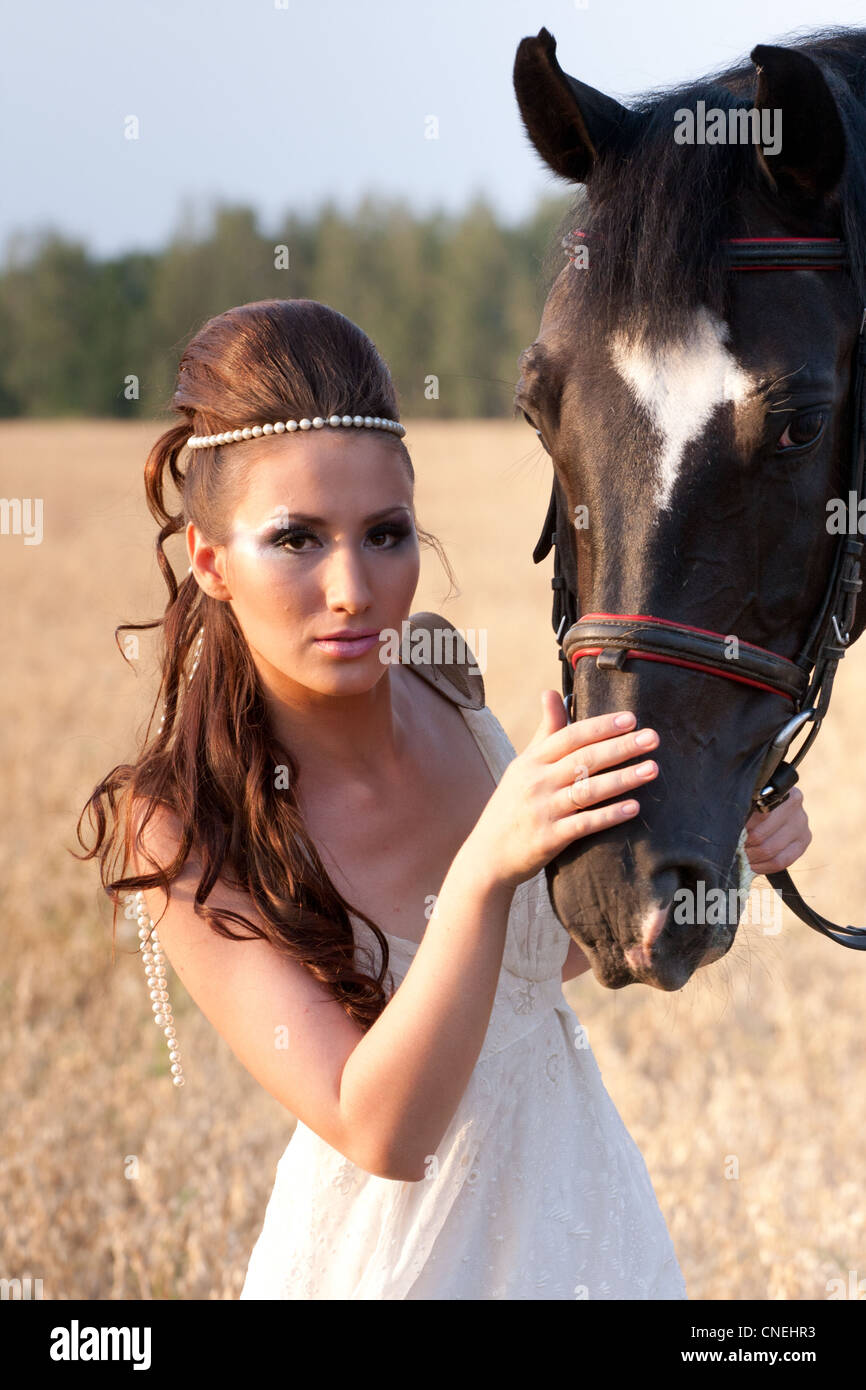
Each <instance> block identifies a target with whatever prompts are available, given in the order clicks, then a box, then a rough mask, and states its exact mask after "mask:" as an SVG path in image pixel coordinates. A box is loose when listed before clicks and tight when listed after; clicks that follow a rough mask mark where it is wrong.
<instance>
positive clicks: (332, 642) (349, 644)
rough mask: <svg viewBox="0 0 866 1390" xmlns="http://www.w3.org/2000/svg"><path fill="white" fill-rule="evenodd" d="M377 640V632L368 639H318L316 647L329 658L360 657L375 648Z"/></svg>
mask: <svg viewBox="0 0 866 1390" xmlns="http://www.w3.org/2000/svg"><path fill="white" fill-rule="evenodd" d="M378 640H379V634H378V632H373V633H371V634H370V636H369V637H351V638H349V637H319V638H317V639H316V646H317V647H321V649H322V651H323V652H329V653H330V655H331V656H362V655H363V653H364V652H368V651H369V650H370V648H371V647H375V645H376V643H377V642H378Z"/></svg>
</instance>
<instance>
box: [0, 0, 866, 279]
mask: <svg viewBox="0 0 866 1390" xmlns="http://www.w3.org/2000/svg"><path fill="white" fill-rule="evenodd" d="M2 13H3V20H2V34H3V40H4V43H3V49H4V65H3V66H4V72H3V80H2V90H0V120H2V129H3V132H4V138H3V144H2V151H0V180H2V182H0V187H2V189H3V197H2V199H0V204H2V206H0V248H5V246H6V244H7V238H8V236H9V234H10V232H12V231H13V230H17V231H23V232H25V233H29V232H33V231H38V230H40V229H42V228H44V227H47V226H53V227H55V228H57V229H58V230H60V231H62V232H64V233H66V234H68V235H70V236H75V237H78V238H80V239H82V240H83V241H84V242H85V243H86V244H87V245H88V247H89V248H90V249H91V251H92V252H93V253H94V254H96V255H99V256H103V255H110V254H115V253H117V252H120V251H124V250H128V249H152V250H157V249H159V248H160V247H161V246H162V245H163V244H164V242H165V240H166V239H167V237H168V236H169V235H170V233H171V231H172V229H173V228H174V227H175V226H176V225H177V223H178V220H179V218H180V215H181V209H182V207H184V206H185V207H187V208H188V209H189V210H191V211H192V212H193V214H194V215H195V216H196V218H197V219H198V223H199V225H200V226H201V227H202V230H204V229H206V227H207V225H208V209H209V207H210V205H211V203H212V202H213V201H223V202H226V201H230V202H245V203H248V204H251V205H252V206H253V207H255V208H256V209H257V211H258V213H259V226H260V228H261V230H262V231H263V232H265V233H267V232H268V231H269V230H270V229H271V227H273V226H275V225H276V222H277V220H278V218H279V216H280V215H281V214H282V213H284V212H285V211H295V212H296V213H299V214H311V213H312V212H314V211H315V209H316V208H317V207H319V206H320V205H321V203H322V202H323V201H325V200H326V199H328V198H331V199H333V200H334V201H335V202H336V203H337V205H338V206H339V207H340V208H341V209H342V210H343V211H345V212H351V211H352V210H353V208H354V207H355V206H356V205H357V202H358V200H359V199H360V198H361V197H362V196H363V194H364V193H367V192H371V193H377V194H380V195H383V196H385V197H400V196H405V197H406V198H407V199H408V200H409V202H410V203H411V205H412V207H413V208H414V209H416V210H417V211H419V212H425V211H429V210H431V209H432V208H434V207H440V208H442V209H444V210H446V211H448V212H452V213H455V212H459V211H460V210H461V209H462V208H464V207H465V206H466V204H467V203H468V202H469V201H470V199H471V198H472V197H473V195H474V194H476V193H479V192H482V193H484V194H485V195H486V196H487V197H488V199H489V200H490V202H491V203H492V204H493V206H494V208H495V209H496V211H497V212H498V213H499V215H500V216H501V217H502V218H503V219H505V220H507V221H509V222H512V221H514V220H516V219H518V218H521V217H523V216H525V215H526V214H527V213H529V212H530V211H531V210H532V208H533V207H534V205H535V203H536V202H537V200H538V198H539V196H540V195H541V194H544V193H554V194H559V193H562V192H565V191H566V189H567V185H565V184H563V183H562V182H561V181H560V180H558V179H557V178H555V176H554V175H553V174H551V173H549V172H548V171H547V170H546V169H545V168H544V167H543V166H542V165H541V162H540V160H539V159H538V156H537V155H536V154H535V152H534V151H533V150H532V149H531V147H530V146H529V143H528V141H527V139H526V136H525V135H524V133H523V129H522V126H521V124H520V119H519V115H518V111H517V104H516V102H515V99H514V93H513V89H512V85H511V71H512V66H513V62H514V53H515V50H516V47H517V44H518V43H519V41H520V39H521V38H523V37H524V36H525V35H527V34H535V33H537V32H538V30H539V29H540V28H541V27H542V26H546V27H547V28H548V29H549V30H550V31H551V33H553V35H554V36H555V38H556V40H557V57H558V58H559V60H560V62H561V64H562V66H563V68H564V69H565V70H566V71H567V72H569V73H571V74H572V75H573V76H575V77H579V78H581V79H582V80H583V81H586V82H590V83H591V84H592V85H594V86H598V87H601V88H603V89H604V90H605V91H607V92H610V93H611V94H612V95H614V96H617V97H619V98H620V99H623V98H627V97H628V95H629V94H633V93H636V92H639V91H641V90H643V89H645V88H647V87H653V86H657V85H663V84H666V83H673V82H679V81H684V80H686V79H687V78H691V77H697V76H699V75H700V74H702V73H704V72H707V71H710V70H712V69H713V68H716V67H718V66H720V65H722V64H725V63H729V62H731V61H733V60H734V59H736V58H739V57H741V56H744V55H746V54H748V51H749V49H750V48H752V47H754V45H755V44H756V43H761V42H772V41H774V40H776V39H778V38H780V37H782V36H783V35H785V34H790V33H792V32H802V31H804V30H808V29H811V28H816V27H818V26H819V25H820V24H822V23H824V24H830V23H834V24H848V25H863V26H866V0H829V3H828V0H725V4H724V5H711V6H705V5H701V4H699V3H698V0H663V3H661V4H654V3H652V0H461V3H457V0H139V3H136V4H134V5H127V4H123V3H122V0H89V2H88V0H83V3H79V4H69V3H68V2H66V3H60V0H46V2H44V3H40V0H35V2H34V3H26V2H25V0H18V3H14V4H13V3H12V0H4V3H3V11H2ZM430 116H433V117H435V118H436V119H437V121H438V130H439V138H438V139H435V140H431V139H425V122H427V119H428V117H430ZM129 117H134V118H135V119H136V121H137V125H138V132H139V138H138V139H135V140H130V139H128V138H125V135H124V129H125V123H126V122H127V118H129Z"/></svg>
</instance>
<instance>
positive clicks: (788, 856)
mask: <svg viewBox="0 0 866 1390" xmlns="http://www.w3.org/2000/svg"><path fill="white" fill-rule="evenodd" d="M811 842H812V832H811V830H810V829H809V818H808V816H807V815H806V812H805V810H804V809H803V793H802V792H801V791H800V788H799V787H793V788H792V789H791V791H790V792H789V794H788V797H787V800H785V801H783V802H782V803H781V804H780V805H779V806H774V807H773V809H772V811H765V812H761V811H753V812H752V814H751V815H750V816H749V819H748V820H747V821H746V841H745V845H744V849H745V851H746V857H747V858H748V861H749V863H750V864H751V866H752V869H753V871H754V872H755V873H756V874H776V873H778V872H779V870H780V869H787V868H788V866H789V865H790V864H793V863H794V861H795V860H797V859H799V858H800V855H801V854H802V853H803V852H804V850H805V849H806V847H807V845H809V844H811Z"/></svg>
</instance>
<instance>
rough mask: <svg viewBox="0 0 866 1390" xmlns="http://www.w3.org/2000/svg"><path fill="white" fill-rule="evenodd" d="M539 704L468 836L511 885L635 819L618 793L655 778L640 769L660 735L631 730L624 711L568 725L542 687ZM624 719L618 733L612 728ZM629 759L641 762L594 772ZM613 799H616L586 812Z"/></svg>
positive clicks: (632, 804)
mask: <svg viewBox="0 0 866 1390" xmlns="http://www.w3.org/2000/svg"><path fill="white" fill-rule="evenodd" d="M541 699H542V706H543V710H544V712H543V714H542V717H541V723H540V724H539V726H538V728H537V729H536V731H535V733H534V735H533V737H532V739H531V740H530V742H529V744H528V745H527V747H526V748H525V749H524V751H523V752H522V753H518V754H517V756H516V757H514V758H512V760H511V762H510V763H509V764H508V766H507V768H506V769H505V771H504V772H503V774H502V777H501V778H500V780H499V783H498V785H497V787H496V789H495V791H494V792H493V794H492V795H491V797H490V800H489V801H488V803H487V805H486V806H485V808H484V810H483V811H482V813H481V815H480V816H479V818H478V820H477V821H476V823H475V826H474V827H473V829H472V831H471V832H470V835H469V839H470V840H472V842H473V849H474V853H475V854H476V855H478V856H479V859H480V862H482V863H483V864H485V865H486V867H487V870H488V872H491V873H492V874H493V875H494V877H495V878H496V879H497V880H498V881H500V882H502V883H506V884H510V885H511V886H512V887H514V888H516V887H517V885H518V884H519V883H522V882H523V881H524V879H528V878H532V877H534V875H535V874H537V873H538V870H539V869H542V868H543V867H544V865H545V864H547V863H548V862H549V861H550V860H551V859H553V858H555V856H556V855H557V854H561V853H562V851H563V850H564V849H565V848H566V847H567V846H568V845H570V844H571V842H572V841H573V840H579V839H581V838H582V837H583V836H585V835H592V834H594V833H595V832H596V831H598V830H604V829H605V828H606V827H607V826H610V825H619V824H621V823H622V822H623V821H627V820H629V819H630V817H633V816H635V815H637V813H638V811H639V810H640V806H639V803H638V802H637V801H634V800H633V798H631V797H626V796H624V795H623V793H627V792H629V791H632V790H633V789H636V788H639V787H643V786H646V784H647V782H651V781H652V780H653V778H655V777H657V776H658V764H657V763H655V762H652V761H650V762H649V764H648V765H647V764H646V753H647V751H648V749H652V748H655V747H656V745H657V744H658V741H659V736H658V734H657V733H656V731H655V729H640V730H635V728H634V724H635V716H634V715H633V714H631V713H630V712H629V711H628V710H614V711H613V713H611V714H601V715H598V716H597V717H595V718H593V719H579V720H577V721H576V722H575V723H573V724H569V723H568V722H567V720H566V715H565V708H564V706H563V703H562V697H561V696H560V695H557V693H556V691H555V690H545V691H544V692H543V693H542V697H541ZM623 716H624V717H625V718H626V720H627V722H626V725H625V728H624V729H623V728H619V727H618V726H617V724H616V723H615V721H616V719H617V718H618V717H623ZM629 730H631V731H629ZM640 734H643V735H644V736H645V737H646V740H647V741H646V744H645V745H641V744H639V743H637V742H636V739H637V737H638V736H639V735H640ZM635 757H639V758H641V764H638V765H634V764H633V765H632V766H631V767H624V768H620V769H619V770H618V771H616V772H602V771H601V769H602V768H611V767H615V766H616V764H617V763H624V762H627V761H628V760H629V759H630V758H635ZM642 764H643V765H644V767H645V769H646V770H645V771H643V772H641V771H639V768H640V766H641V765H642ZM614 796H619V797H620V798H621V799H620V800H618V801H615V802H613V804H612V805H610V806H604V807H601V808H600V809H587V808H592V807H595V806H596V803H597V802H599V801H610V799H611V797H614Z"/></svg>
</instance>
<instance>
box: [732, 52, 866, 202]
mask: <svg viewBox="0 0 866 1390" xmlns="http://www.w3.org/2000/svg"><path fill="white" fill-rule="evenodd" d="M749 56H750V58H751V60H752V62H753V63H754V64H755V67H756V68H757V70H758V83H757V88H756V91H755V106H756V107H757V108H758V110H759V111H765V110H766V111H768V112H772V113H774V116H773V125H772V126H771V129H774V130H775V129H776V128H777V127H780V129H779V131H778V145H779V148H778V150H777V151H776V152H775V153H767V146H766V142H765V143H764V147H763V148H762V146H761V145H756V146H755V149H756V153H757V158H758V164H759V166H760V168H761V171H762V173H763V174H764V175H765V176H766V177H767V178H768V180H769V182H770V184H771V185H772V187H773V190H774V192H778V193H780V194H782V195H784V196H786V197H789V198H793V199H794V200H795V201H806V202H815V201H817V200H819V199H822V198H826V197H827V196H828V195H829V194H831V193H832V192H833V190H834V189H835V188H836V186H837V184H838V183H839V180H840V178H841V177H842V170H843V168H844V165H845V128H844V126H843V124H842V118H841V117H840V115H839V109H838V107H837V105H836V99H835V97H834V96H833V93H832V92H831V90H830V88H829V86H828V85H827V80H826V78H825V77H824V74H823V72H822V71H821V69H820V67H819V66H818V64H817V63H816V62H814V61H813V59H812V58H808V57H807V56H806V54H805V53H799V52H798V51H797V50H796V49H793V48H778V47H775V46H774V45H772V44H763V43H761V44H758V46H757V48H753V49H752V52H751V53H750V55H749ZM775 113H778V114H775Z"/></svg>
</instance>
